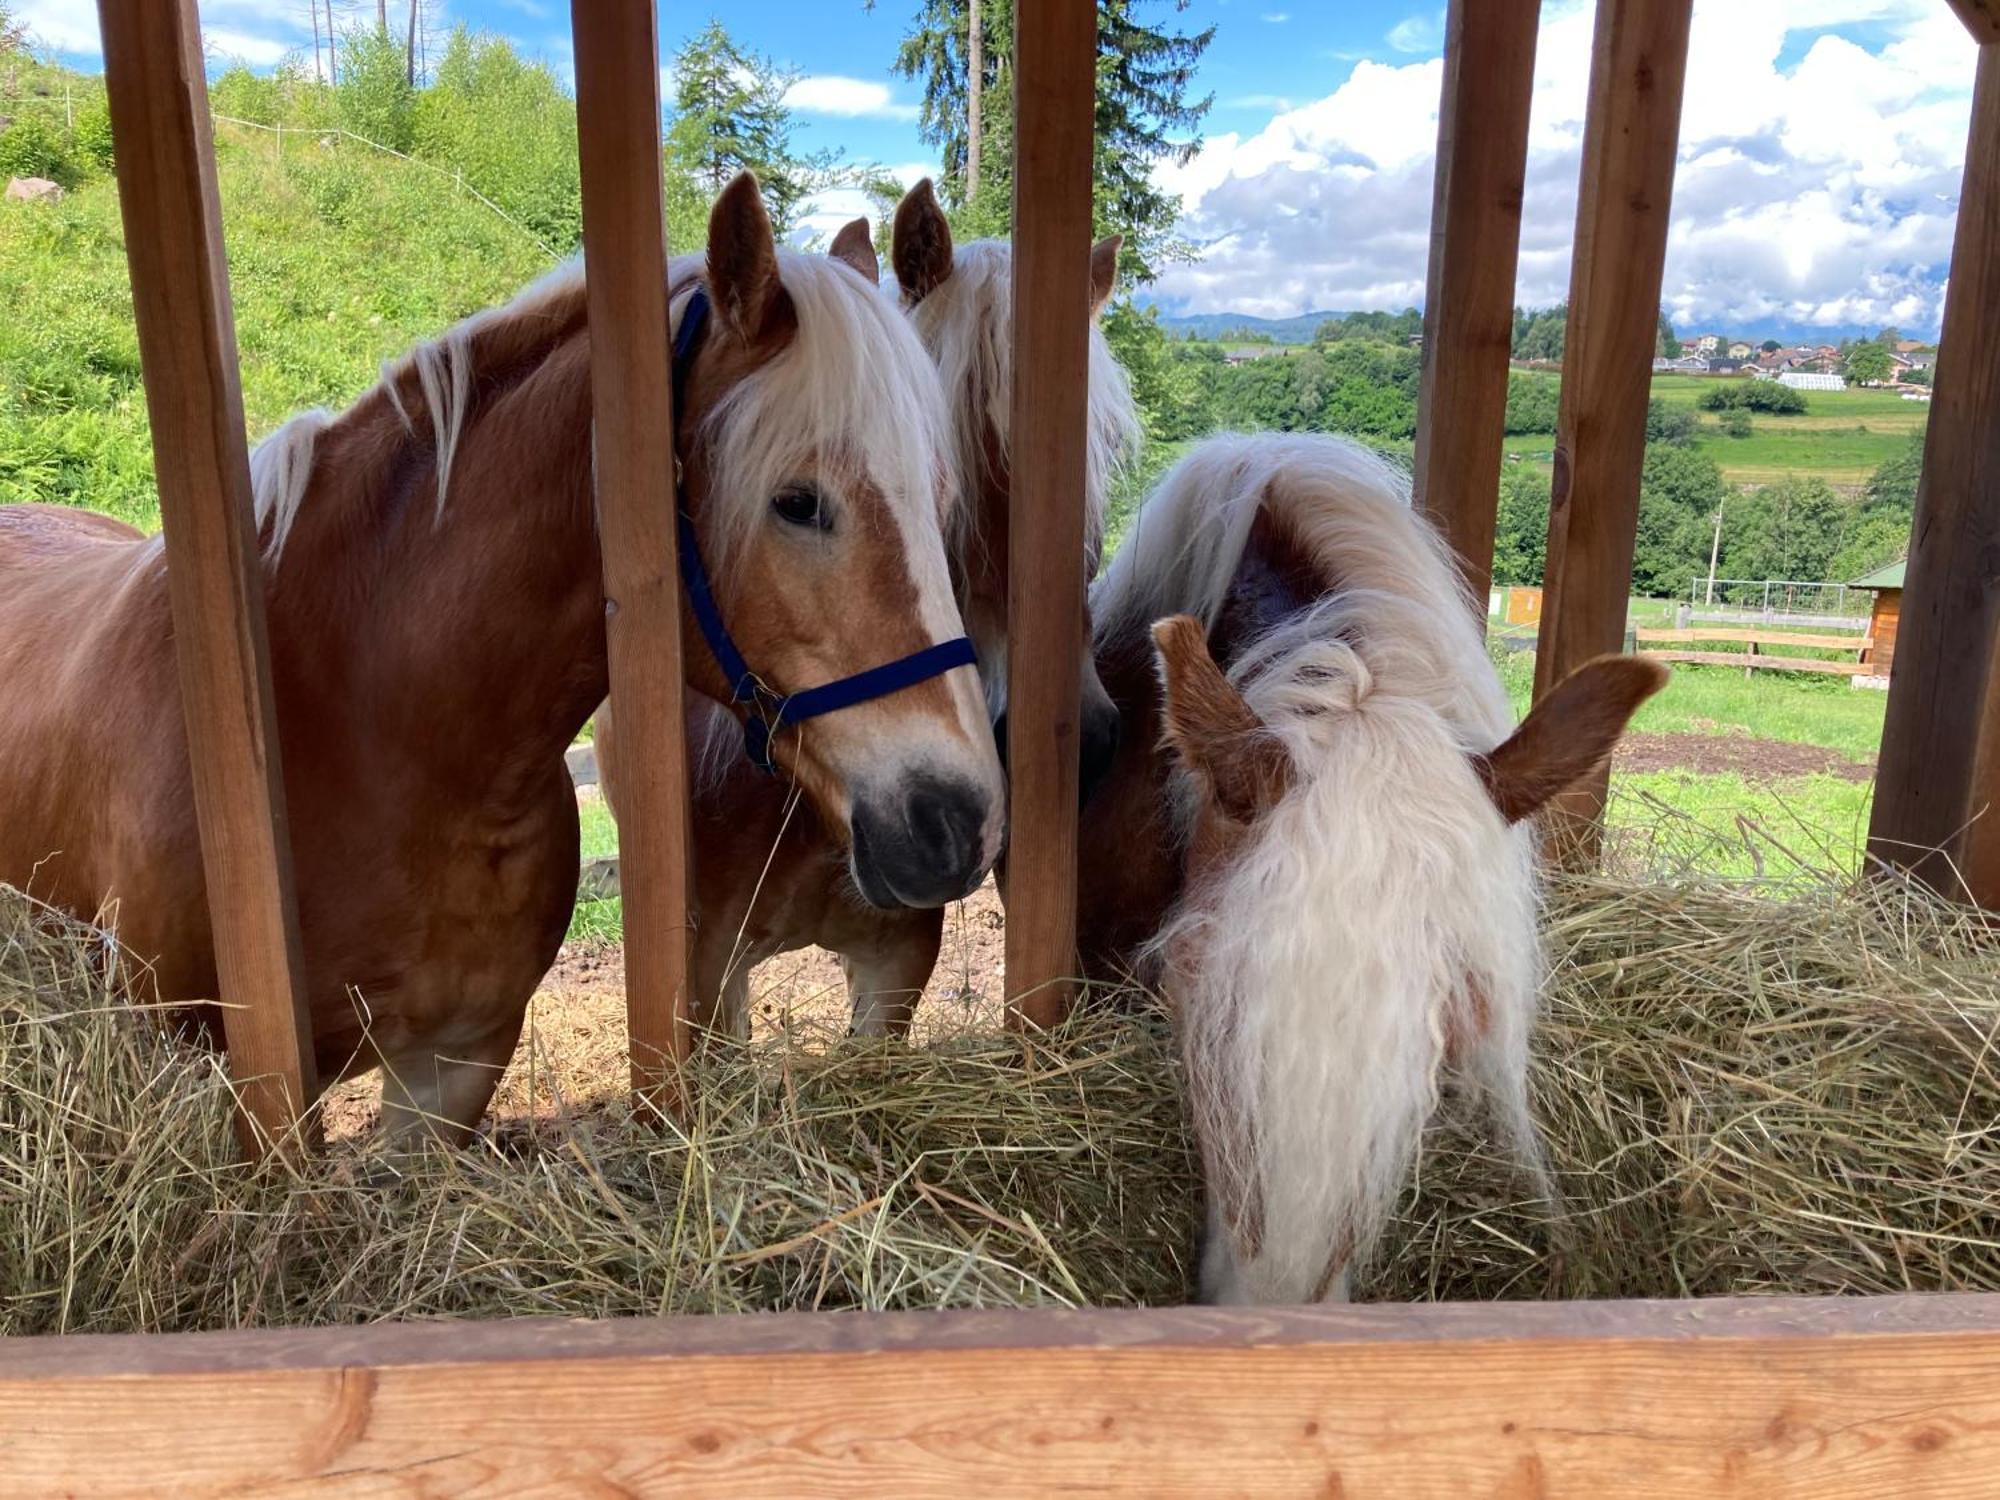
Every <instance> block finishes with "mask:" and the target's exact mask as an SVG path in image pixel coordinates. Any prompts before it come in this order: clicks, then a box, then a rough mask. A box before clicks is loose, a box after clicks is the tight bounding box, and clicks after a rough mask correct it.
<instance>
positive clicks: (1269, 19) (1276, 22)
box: [1263, 10, 1292, 26]
mask: <svg viewBox="0 0 2000 1500" xmlns="http://www.w3.org/2000/svg"><path fill="white" fill-rule="evenodd" d="M1291 18H1292V13H1291V12H1290V11H1288V10H1267V11H1265V12H1264V15H1263V20H1264V21H1265V23H1266V24H1268V25H1271V26H1282V25H1284V24H1285V22H1287V21H1289V20H1291Z"/></svg>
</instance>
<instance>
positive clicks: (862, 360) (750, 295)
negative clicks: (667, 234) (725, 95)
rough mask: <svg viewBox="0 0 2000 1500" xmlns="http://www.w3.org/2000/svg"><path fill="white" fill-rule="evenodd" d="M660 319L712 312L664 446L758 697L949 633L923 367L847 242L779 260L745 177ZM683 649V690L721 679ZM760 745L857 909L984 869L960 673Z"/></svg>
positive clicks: (944, 891) (990, 760)
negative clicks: (801, 803) (795, 786)
mask: <svg viewBox="0 0 2000 1500" xmlns="http://www.w3.org/2000/svg"><path fill="white" fill-rule="evenodd" d="M672 281H673V294H674V318H675V322H676V326H678V323H679V320H680V318H681V317H682V316H683V314H684V312H685V309H686V306H687V302H688V298H689V296H690V295H691V294H692V292H693V291H694V289H695V286H696V284H697V283H698V282H699V283H701V284H702V285H704V286H705V288H706V290H707V293H708V297H709V300H710V304H711V306H712V308H713V314H712V318H711V321H710V324H709V326H708V328H707V330H706V332H705V334H704V336H703V339H702V341H701V343H700V345H699V347H698V348H697V350H696V352H695V355H694V359H693V363H692V366H691V368H690V369H689V371H688V374H687V377H686V384H685V389H684V393H683V401H682V408H681V409H680V410H679V411H677V412H676V413H675V420H676V422H677V424H678V427H679V432H678V434H677V438H678V441H677V444H676V447H677V450H678V451H679V452H680V453H681V454H682V455H683V456H684V465H685V473H684V479H683V485H682V501H683V504H684V505H685V506H686V508H687V509H688V511H689V513H690V514H691V516H692V518H693V523H694V526H695V531H696V534H697V536H698V538H699V540H700V545H701V549H702V554H703V557H704V558H705V560H706V562H707V566H708V569H709V573H710V577H711V580H712V583H713V587H714V593H715V598H716V603H717V606H718V607H719V610H720V613H721V616H722V618H723V620H724V621H725V622H726V623H727V626H728V629H729V631H730V633H731V635H732V636H733V637H734V639H735V641H736V644H737V647H738V648H739V650H740V651H741V652H742V655H743V657H744V659H745V660H746V661H747V662H748V663H749V665H750V667H751V669H752V670H753V671H755V672H756V674H757V675H758V676H759V678H761V679H762V680H763V681H764V682H765V683H766V684H767V685H768V686H769V687H770V688H771V690H772V691H773V692H774V693H776V694H779V695H783V694H786V693H795V692H799V691H801V690H803V689H806V688H810V687H814V686H818V685H820V684H824V683H829V682H834V681H837V680H839V679H842V678H846V677H850V676H852V675H854V674H856V673H859V672H863V671H865V670H867V669H868V668H871V667H875V666H879V665H881V664H883V663H885V662H889V661H893V660H895V659H897V658H900V657H904V656H907V655H910V654H911V653H914V652H917V651H920V650H921V649H923V648H924V647H926V646H929V645H931V644H933V643H935V642H939V641H946V640H950V639H952V638H954V637H956V636H958V635H960V634H961V633H962V626H961V623H960V620H959V614H958V609H957V604H956V599H955V596H954V593H953V589H952V579H951V571H950V565H949V562H948V560H947V556H946V545H945V538H946V535H947V531H948V530H949V529H950V527H951V526H952V525H953V523H954V516H955V511H956V507H957V483H956V475H955V473H954V470H953V467H952V464H951V462H950V448H949V433H950V424H949V419H948V416H947V413H946V410H945V404H944V397H943V392H942V389H941V387H940V385H939V382H938V376H937V370H936V367H935V366H934V365H933V363H932V362H931V359H930V357H929V355H928V354H927V353H926V352H925V350H924V347H923V345H922V344H921V343H920V342H919V341H918V340H917V338H916V336H915V334H914V332H913V331H912V329H911V327H910V325H909V323H908V321H907V320H906V319H904V318H902V317H901V316H899V315H898V313H897V312H896V310H895V308H894V307H892V306H891V305H890V304H889V303H888V302H887V300H886V299H884V298H883V297H882V296H881V295H880V293H879V291H878V288H877V285H876V262H875V256H874V252H873V249H872V248H871V247H869V246H868V244H867V237H866V233H865V230H864V232H863V233H862V234H861V235H860V236H859V238H858V240H857V238H856V236H854V235H853V234H851V233H847V232H843V234H842V235H841V236H840V237H839V238H838V239H837V240H836V241H835V244H834V247H833V253H832V254H831V255H826V256H818V255H802V254H794V253H791V252H787V251H781V250H780V249H779V248H778V246H777V244H776V240H775V237H774V236H773V234H772V230H771V223H770V220H769V218H768V217H767V216H766V215H765V212H764V206H763V201H762V199H761V197H760V196H759V193H758V190H757V184H756V182H755V180H754V179H753V178H751V177H750V176H749V175H748V174H747V173H746V174H744V175H742V176H740V177H738V178H737V179H736V180H735V181H734V182H732V183H731V184H730V185H729V187H727V188H726V189H725V190H724V191H723V193H722V195H721V197H720V198H719V199H718V200H717V201H716V204H715V208H714V210H713V213H712V214H711V216H710V220H709V232H708V251H707V255H706V257H703V258H694V257H690V258H688V259H686V260H682V261H677V262H676V263H675V266H674V270H673V275H672ZM686 634H687V637H688V642H689V645H688V659H689V662H690V670H689V677H690V681H691V682H693V683H694V685H695V686H696V687H698V688H700V689H701V690H703V691H705V692H707V693H709V694H710V695H711V696H713V697H716V698H718V699H719V700H721V701H724V702H727V701H728V700H729V698H730V695H731V693H730V690H731V686H732V685H731V684H730V683H728V682H726V681H725V680H724V679H723V674H722V671H721V669H720V667H719V666H718V665H717V664H716V663H715V662H714V661H713V660H712V659H711V658H710V657H709V655H708V653H707V652H706V651H705V650H704V649H703V648H702V646H701V645H700V644H699V641H700V638H699V636H697V635H696V634H695V633H694V632H693V631H692V630H689V631H688V632H686ZM774 749H775V752H776V757H777V759H778V762H779V764H780V766H781V767H782V768H783V769H784V770H786V771H788V772H789V773H790V774H792V775H793V776H794V777H795V778H796V779H797V781H798V783H799V784H800V785H801V786H802V787H803V789H804V790H805V792H806V794H807V795H809V796H810V797H811V798H812V800H813V802H814V804H815V806H816V808H817V810H818V811H819V812H820V814H821V815H822V817H824V818H825V820H826V822H827V824H828V826H829V827H830V828H832V829H834V830H836V831H837V833H839V834H842V835H844V836H845V837H846V840H847V842H848V844H849V848H850V870H851V873H852V875H853V877H854V881H855V884H856V886H857V887H858V888H859V890H860V892H861V894H862V895H863V896H864V897H865V898H866V899H867V900H868V901H870V902H871V903H873V904H875V905H878V906H898V905H903V906H934V905H938V904H941V903H942V902H944V901H948V900H951V899H953V898H955V897H957V896H960V895H963V894H964V893H965V892H967V891H968V890H969V889H971V888H972V887H973V886H975V885H976V884H977V883H978V882H979V880H980V879H981V878H983V877H984V875H985V873H986V871H987V869H988V868H989V867H990V866H991V865H992V863H993V860H994V859H995V857H996V856H997V854H998V852H999V848H1000V841H1001V836H1002V832H1003V828H1004V820H1005V791H1004V783H1003V779H1002V773H1001V769H1000V764H999V760H998V757H997V755H996V753H995V749H994V745H993V738H992V735H991V733H990V731H989V729H988V727H987V716H986V708H985V703H984V700H983V698H982V695H981V692H980V686H979V680H978V676H977V674H976V673H975V672H974V671H973V670H972V669H970V668H968V667H959V668H955V669H953V670H951V671H949V672H946V673H944V674H943V675H941V676H937V677H932V678H930V679H929V680H927V681H922V682H918V683H916V684H915V685H913V686H909V687H905V688H903V689H901V690H899V691H896V692H893V693H891V694H889V695H887V696H884V697H879V698H876V699H873V700H872V701H869V702H864V703H859V704H856V705H853V706H851V707H847V708H842V709H840V710H838V711H837V712H833V713H829V714H826V715H825V716H824V717H821V718H816V719H812V720H810V721H809V722H807V723H804V724H801V725H799V726H797V727H796V728H795V729H788V730H786V731H785V732H784V733H782V734H780V735H779V736H777V738H776V739H775V741H774Z"/></svg>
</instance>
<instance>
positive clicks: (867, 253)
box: [826, 219, 882, 286]
mask: <svg viewBox="0 0 2000 1500" xmlns="http://www.w3.org/2000/svg"><path fill="white" fill-rule="evenodd" d="M826 253H827V254H828V255H831V256H832V257H833V258H834V259H835V260H837V261H841V262H843V263H845V264H847V265H850V266H852V267H854V269H855V270H857V271H859V272H860V273H861V274H862V275H863V276H866V277H867V278H868V279H869V280H870V281H872V282H874V283H875V284H876V285H877V286H880V285H881V284H882V262H881V261H879V260H877V259H876V258H875V240H874V238H873V236H871V235H870V234H869V233H868V221H867V220H866V219H850V220H848V221H847V223H845V224H843V225H842V226H841V229H840V233H839V234H836V235H835V236H834V237H833V244H832V246H831V247H830V248H829V249H828V250H827V252H826Z"/></svg>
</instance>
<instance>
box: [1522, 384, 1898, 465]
mask: <svg viewBox="0 0 2000 1500" xmlns="http://www.w3.org/2000/svg"><path fill="white" fill-rule="evenodd" d="M1719 378H1720V377H1703V376H1699V375H1655V376H1654V377H1653V387H1652V393H1653V398H1654V399H1655V400H1657V401H1661V402H1663V403H1665V404H1666V405H1668V406H1674V407H1680V408H1683V409H1686V410H1690V411H1698V410H1699V407H1698V405H1697V403H1698V402H1699V400H1700V399H1701V395H1702V392H1704V391H1707V390H1712V389H1714V388H1715V385H1716V381H1717V379H1719ZM1736 378H1738V379H1741V378H1742V377H1740V376H1739V377H1736ZM1805 397H1806V410H1805V412H1804V414H1803V415H1800V416H1788V417H1780V416H1766V415H1765V414H1764V413H1762V412H1752V413H1751V415H1750V421H1751V432H1750V436H1748V437H1744V438H1732V437H1726V436H1724V435H1723V433H1722V432H1721V430H1720V429H1719V428H1718V426H1717V425H1716V420H1715V418H1714V417H1713V416H1711V415H1710V414H1708V413H1706V412H1702V413H1701V427H1700V430H1699V432H1698V433H1697V435H1696V437H1695V446H1696V447H1697V448H1699V449H1701V451H1702V452H1704V453H1706V454H1708V456H1709V457H1710V458H1713V459H1714V460H1715V461H1716V463H1718V464H1719V465H1721V467H1722V476H1723V478H1725V479H1727V480H1729V481H1730V482H1731V483H1732V484H1769V483H1771V482H1772V481H1774V480H1779V479H1783V478H1784V477H1785V476H1786V475H1788V474H1800V475H1816V476H1818V477H1819V478H1821V479H1824V480H1825V481H1826V482H1827V483H1829V484H1834V485H1847V486H1853V485H1861V484H1866V483H1867V482H1868V476H1869V475H1870V474H1872V473H1874V472H1875V470H1876V469H1877V468H1878V467H1880V466H1881V465H1882V464H1883V463H1884V462H1885V461H1887V460H1888V459H1891V458H1894V457H1895V456H1896V455H1897V454H1898V453H1899V452H1901V451H1902V448H1903V445H1904V444H1905V443H1906V442H1907V441H1908V440H1909V435H1910V434H1911V433H1912V432H1919V431H1921V430H1922V429H1923V426H1924V423H1925V421H1926V420H1927V419H1928V418H1929V415H1930V408H1929V407H1928V406H1925V405H1924V404H1923V403H1922V402H1918V401H1905V400H1904V399H1903V398H1902V397H1901V396H1900V395H1899V394H1897V393H1896V392H1895V391H1874V390H1866V391H1864V390H1846V391H1807V392H1806V393H1805ZM1509 441H1510V442H1512V441H1514V440H1512V439H1510V440H1509ZM1543 442H1544V444H1545V445H1546V442H1547V440H1546V439H1544V440H1543Z"/></svg>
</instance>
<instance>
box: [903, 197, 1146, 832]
mask: <svg viewBox="0 0 2000 1500" xmlns="http://www.w3.org/2000/svg"><path fill="white" fill-rule="evenodd" d="M1120 243H1121V241H1120V239H1119V237H1118V236H1117V235H1113V236H1111V237H1110V238H1108V239H1104V240H1100V241H1098V242H1097V244H1096V245H1095V246H1094V247H1092V249H1091V252H1090V272H1089V287H1088V294H1089V297H1090V308H1091V313H1092V316H1093V321H1092V323H1091V325H1090V379H1089V440H1088V447H1087V450H1086V453H1087V467H1086V470H1085V477H1084V485H1085V488H1084V517H1085V520H1084V532H1085V535H1084V548H1083V555H1082V557H1080V558H1079V559H1078V562H1077V565H1078V566H1079V567H1081V568H1082V569H1083V571H1084V578H1085V580H1086V582H1087V581H1088V580H1089V579H1090V578H1091V576H1092V575H1094V574H1095V573H1096V571H1097V563H1098V558H1099V555H1100V554H1101V552H1102V550H1103V546H1104V518H1105V508H1106V503H1107V494H1108V489H1109V486H1110V483H1111V480H1112V477H1113V475H1114V474H1115V472H1116V471H1117V468H1118V466H1119V465H1120V464H1121V463H1122V462H1123V461H1124V460H1125V458H1126V457H1127V456H1129V454H1130V453H1131V452H1132V451H1133V450H1134V449H1135V448H1136V446H1137V444H1138V438H1139V417H1138V409H1137V407H1136V406H1135V405H1134V404H1133V401H1132V393H1131V390H1130V388H1129V387H1128V385H1127V383H1126V380H1125V374H1124V371H1123V370H1121V369H1120V368H1119V366H1118V361H1117V360H1116V359H1114V358H1113V357H1112V354H1111V349H1110V346H1109V345H1107V344H1106V343H1105V341H1104V335H1103V333H1102V332H1101V331H1100V330H1099V329H1098V327H1097V324H1096V322H1095V315H1096V314H1097V313H1099V312H1102V311H1103V309H1104V305H1105V304H1106V303H1107V302H1109V301H1110V300H1111V294H1112V291H1113V289H1114V288H1115V286H1116V283H1117V273H1118V250H1119V245H1120ZM890 259H891V261H892V262H893V264H894V266H895V270H896V281H897V286H898V289H899V292H900V295H901V298H902V302H903V305H904V306H905V307H906V308H908V309H909V313H910V318H911V321H912V322H913V323H914V324H915V326H916V329H917V333H918V335H919V336H920V337H921V338H922V339H923V342H924V345H925V347H926V348H928V349H929V350H930V352H931V355H932V357H933V358H934V359H935V360H936V361H937V364H938V369H939V371H940V373H941V374H942V375H943V378H944V387H945V396H946V399H947V400H948V401H949V403H950V406H951V415H952V442H951V449H952V454H953V459H954V461H955V463H956V466H957V470H958V476H959V484H960V486H961V488H962V489H963V491H964V493H965V495H966V497H967V499H968V502H969V505H970V514H969V516H968V518H967V524H966V525H965V526H964V527H963V528H962V529H961V530H960V531H959V533H958V535H957V537H956V545H955V547H954V549H953V562H954V569H953V572H954V578H955V582H956V584H957V589H958V601H959V608H960V611H961V612H962V613H963V615H964V617H965V627H966V631H967V633H968V634H969V635H970V636H971V637H972V641H973V644H974V645H975V646H976V647H977V648H978V650H979V672H980V677H981V678H982V679H983V681H984V683H985V686H986V698H987V706H988V708H989V710H990V712H991V714H992V717H993V721H994V725H995V732H996V734H997V735H998V736H999V737H1000V741H1001V744H1002V745H1003V746H1004V745H1005V743H1006V740H1005V735H1006V711H1007V541H1008V524H1009V519H1010V500H1011V496H1012V491H1013V463H1012V452H1013V446H1012V431H1013V399H1014V394H1013V370H1014V286H1013V254H1012V251H1011V250H1010V248H1009V247H1008V245H1007V244H1006V242H1005V241H1001V240H980V241H976V242H974V243H972V244H969V245H964V246H959V247H957V248H956V249H954V247H953V245H952V238H951V228H950V226H949V225H948V224H947V223H946V222H945V216H944V210H943V209H942V208H941V207H939V205H938V201H937V195H936V194H935V193H934V192H933V191H932V190H931V184H930V181H929V179H928V178H926V179H925V180H924V181H922V182H920V183H918V184H917V185H916V186H915V187H914V188H912V189H910V191H909V193H908V194H906V195H905V196H904V198H903V201H902V202H901V204H899V205H898V206H897V209H896V218H895V225H894V232H893V245H892V249H891V252H890ZM1082 290H1083V289H1082V288H1079V293H1080V294H1081V292H1082ZM1089 610H1090V606H1089V604H1088V602H1087V601H1086V603H1085V605H1084V620H1083V644H1082V646H1081V648H1080V649H1081V653H1082V655H1081V660H1080V663H1079V665H1080V668H1081V672H1082V680H1083V699H1082V711H1083V716H1082V722H1081V725H1080V733H1079V740H1080V751H1081V755H1082V761H1083V764H1082V767H1081V776H1080V784H1081V788H1082V791H1083V792H1084V794H1085V795H1088V793H1089V792H1090V790H1091V788H1092V787H1093V786H1094V785H1095V784H1096V783H1097V781H1098V780H1099V779H1100V778H1101V777H1102V775H1103V774H1104V772H1105V770H1106V769H1107V768H1108V767H1109V766H1110V764H1111V758H1112V755H1113V754H1114V753H1115V751H1116V750H1117V746H1118V710H1117V707H1116V705H1114V704H1113V703H1112V701H1111V695H1110V694H1109V693H1107V692H1106V691H1105V689H1104V683H1103V681H1102V679H1101V678H1100V677H1099V676H1098V673H1097V666H1096V663H1095V661H1094V660H1093V659H1092V656H1091V651H1090V644H1089V643H1090V613H1089Z"/></svg>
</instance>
